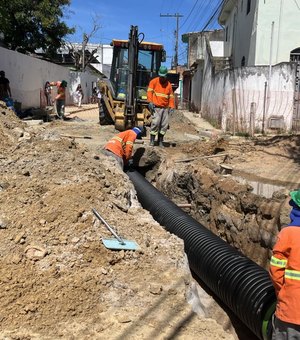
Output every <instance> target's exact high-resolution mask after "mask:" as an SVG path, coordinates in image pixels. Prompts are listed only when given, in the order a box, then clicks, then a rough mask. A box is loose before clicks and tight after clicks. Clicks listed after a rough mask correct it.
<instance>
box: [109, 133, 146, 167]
mask: <svg viewBox="0 0 300 340" xmlns="http://www.w3.org/2000/svg"><path fill="white" fill-rule="evenodd" d="M143 130H144V129H143V127H134V128H133V129H131V130H126V131H123V132H120V133H118V134H117V135H116V136H114V137H113V138H112V139H110V140H109V141H108V142H107V143H106V145H105V146H104V154H105V155H107V156H111V157H113V158H114V159H116V160H117V162H118V164H119V165H120V167H121V169H123V168H124V165H128V166H131V165H132V158H131V157H132V151H133V144H134V142H135V140H136V139H137V138H141V136H142V134H143Z"/></svg>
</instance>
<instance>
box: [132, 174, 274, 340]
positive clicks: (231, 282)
mask: <svg viewBox="0 0 300 340" xmlns="http://www.w3.org/2000/svg"><path fill="white" fill-rule="evenodd" d="M127 175H128V176H129V178H130V179H131V181H132V182H133V184H134V186H135V189H136V192H137V196H138V199H139V201H140V203H141V204H142V206H143V207H144V208H145V209H147V210H148V211H149V212H150V213H151V214H152V216H153V217H154V219H155V220H156V221H158V222H159V223H160V224H161V225H163V226H164V227H165V228H166V229H167V230H168V231H170V232H171V233H173V234H175V235H177V236H178V237H180V238H181V239H183V241H184V248H185V252H186V254H187V256H188V260H189V265H190V268H191V270H192V271H193V272H194V273H195V274H196V275H197V276H198V277H199V278H200V279H201V280H202V281H203V282H204V283H205V284H206V285H207V286H208V287H209V288H210V289H211V290H212V291H213V292H214V293H215V294H216V295H217V296H218V297H219V298H220V299H221V300H222V301H223V302H224V303H225V304H226V305H227V306H228V307H229V308H230V309H231V310H232V311H233V312H234V313H235V314H236V315H237V317H238V318H239V319H240V320H241V321H242V322H243V323H244V324H245V325H246V326H248V328H250V329H251V330H252V332H253V333H254V334H255V335H256V336H257V337H258V338H260V339H269V338H270V336H271V334H270V333H271V329H272V325H271V318H272V315H273V313H274V309H275V304H276V296H275V291H274V288H273V285H272V282H271V280H270V278H269V274H268V272H267V271H266V270H265V269H264V268H262V267H260V266H258V265H257V264H256V263H255V262H253V261H252V260H250V259H249V258H247V257H246V256H244V255H242V254H241V253H240V252H238V251H237V250H236V249H234V248H233V247H231V246H230V245H229V244H227V243H226V242H225V241H223V240H222V239H221V238H219V237H218V236H216V235H215V234H213V233H212V232H211V231H210V230H208V229H207V228H205V227H204V226H203V225H201V224H200V223H198V222H197V221H196V220H195V219H193V218H192V217H191V216H189V215H188V214H186V213H185V212H184V211H183V210H181V209H180V208H179V207H177V205H176V204H174V203H173V202H172V201H170V200H169V199H168V198H167V197H165V196H164V195H163V194H162V193H161V192H160V191H158V190H157V189H156V188H155V187H153V186H152V185H151V184H150V183H149V182H148V181H147V180H146V179H145V178H144V177H143V176H142V175H140V174H139V173H138V172H137V171H129V172H127Z"/></svg>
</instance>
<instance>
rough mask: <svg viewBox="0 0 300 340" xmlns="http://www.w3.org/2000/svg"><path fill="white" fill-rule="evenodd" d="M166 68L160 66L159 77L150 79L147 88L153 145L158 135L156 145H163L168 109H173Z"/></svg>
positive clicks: (171, 90)
mask: <svg viewBox="0 0 300 340" xmlns="http://www.w3.org/2000/svg"><path fill="white" fill-rule="evenodd" d="M167 73H168V69H167V68H166V66H161V67H160V68H159V71H158V75H159V77H156V78H154V79H152V80H151V81H150V83H149V86H148V89H147V100H148V102H149V104H148V107H149V110H150V111H151V113H152V121H151V128H150V145H151V146H154V143H155V137H156V136H157V135H158V145H159V146H163V140H164V136H165V134H166V132H167V129H168V126H169V111H170V110H174V108H175V103H174V93H173V89H172V85H171V83H170V82H169V81H168V79H167Z"/></svg>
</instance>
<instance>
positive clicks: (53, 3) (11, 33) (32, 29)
mask: <svg viewBox="0 0 300 340" xmlns="http://www.w3.org/2000/svg"><path fill="white" fill-rule="evenodd" d="M70 2H71V1H70V0H9V1H0V22H1V25H0V32H2V33H3V35H4V38H3V42H4V44H5V45H6V46H8V47H9V48H10V49H13V50H17V51H20V52H34V51H35V50H36V49H38V48H42V49H43V50H44V51H45V53H46V54H47V55H48V56H51V55H53V54H54V53H55V52H56V50H57V49H58V48H59V47H61V45H62V43H63V38H64V37H65V36H66V35H68V34H72V33H74V28H69V27H68V26H67V25H66V24H65V23H64V22H63V21H62V18H63V15H64V10H65V9H66V7H67V6H69V5H70Z"/></svg>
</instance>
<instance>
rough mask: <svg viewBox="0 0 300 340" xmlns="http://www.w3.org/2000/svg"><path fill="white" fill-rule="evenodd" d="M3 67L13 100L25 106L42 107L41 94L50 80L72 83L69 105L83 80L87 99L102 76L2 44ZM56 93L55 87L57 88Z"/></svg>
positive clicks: (0, 68) (0, 67)
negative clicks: (32, 55) (73, 68)
mask: <svg viewBox="0 0 300 340" xmlns="http://www.w3.org/2000/svg"><path fill="white" fill-rule="evenodd" d="M0 70H3V71H5V75H6V78H8V80H9V81H10V88H11V92H12V97H13V100H15V101H18V102H21V103H22V109H26V108H30V107H40V105H41V100H40V93H41V91H43V88H44V84H45V82H46V81H58V80H63V79H64V80H66V81H67V82H68V91H67V99H66V102H67V105H70V104H72V103H73V92H74V91H75V89H76V87H77V85H78V84H79V83H81V84H82V85H83V88H84V92H85V93H84V94H85V100H87V99H88V97H90V96H91V94H92V83H93V82H96V81H97V79H98V77H97V76H96V75H94V74H92V73H90V72H89V71H87V72H85V73H81V72H74V71H70V70H69V69H68V68H66V67H63V66H60V65H57V64H53V63H50V62H47V61H44V60H40V59H37V58H34V57H30V56H27V55H25V54H22V53H18V52H16V51H11V50H8V49H5V48H3V47H0ZM53 95H55V89H54V90H53Z"/></svg>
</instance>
